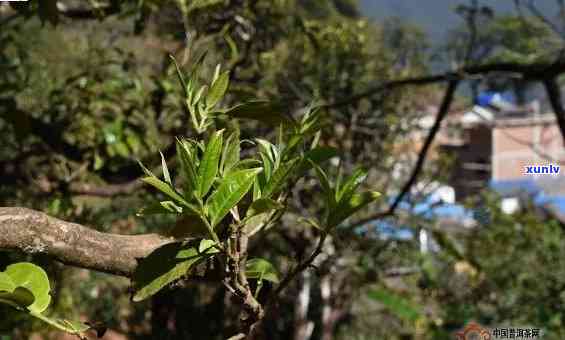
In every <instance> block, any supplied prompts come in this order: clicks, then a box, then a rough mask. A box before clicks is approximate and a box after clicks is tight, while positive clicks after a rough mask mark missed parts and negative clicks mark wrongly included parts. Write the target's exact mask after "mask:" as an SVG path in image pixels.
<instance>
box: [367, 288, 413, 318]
mask: <svg viewBox="0 0 565 340" xmlns="http://www.w3.org/2000/svg"><path fill="white" fill-rule="evenodd" d="M368 296H369V298H371V299H373V300H375V301H378V302H380V303H382V304H383V305H384V307H385V308H386V309H388V310H389V311H390V312H392V313H393V314H394V315H395V316H397V317H399V318H400V319H403V320H407V321H411V322H415V321H416V320H418V319H419V318H420V317H421V315H422V312H421V308H418V307H416V306H414V305H412V303H411V302H410V301H409V300H408V299H406V298H404V297H403V296H401V295H398V294H395V293H393V292H391V291H388V290H386V289H375V290H373V291H371V292H369V293H368Z"/></svg>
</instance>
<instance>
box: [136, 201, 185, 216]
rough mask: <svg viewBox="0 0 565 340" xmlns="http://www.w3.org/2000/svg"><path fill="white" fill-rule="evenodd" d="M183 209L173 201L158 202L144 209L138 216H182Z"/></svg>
mask: <svg viewBox="0 0 565 340" xmlns="http://www.w3.org/2000/svg"><path fill="white" fill-rule="evenodd" d="M182 211H183V209H182V207H180V206H178V205H176V204H175V202H173V201H162V202H157V203H154V204H151V205H148V206H146V207H143V208H141V209H140V210H139V212H138V213H137V216H140V217H141V216H147V215H158V214H181V213H182Z"/></svg>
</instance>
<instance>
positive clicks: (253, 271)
mask: <svg viewBox="0 0 565 340" xmlns="http://www.w3.org/2000/svg"><path fill="white" fill-rule="evenodd" d="M245 275H247V277H248V278H251V279H257V280H266V281H271V282H274V283H278V282H279V274H278V272H277V270H276V268H275V267H274V266H273V265H272V264H271V262H269V261H267V260H265V259H262V258H254V259H250V260H248V261H247V263H246V265H245Z"/></svg>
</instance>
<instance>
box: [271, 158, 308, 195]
mask: <svg viewBox="0 0 565 340" xmlns="http://www.w3.org/2000/svg"><path fill="white" fill-rule="evenodd" d="M299 161H300V159H299V158H294V159H291V160H290V161H288V162H285V163H283V164H281V166H279V167H278V169H276V170H275V172H274V173H273V175H272V176H271V178H270V179H269V182H267V185H266V186H265V188H264V189H263V190H262V197H265V198H266V197H270V196H272V195H274V194H276V193H278V192H279V191H281V190H282V189H283V188H284V185H285V184H286V182H287V180H288V179H289V178H290V177H291V175H292V174H293V171H294V170H295V169H296V166H297V165H298V163H299Z"/></svg>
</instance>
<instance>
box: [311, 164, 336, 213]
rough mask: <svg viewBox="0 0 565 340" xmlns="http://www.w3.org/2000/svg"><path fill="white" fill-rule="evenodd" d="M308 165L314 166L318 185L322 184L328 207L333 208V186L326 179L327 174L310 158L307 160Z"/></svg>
mask: <svg viewBox="0 0 565 340" xmlns="http://www.w3.org/2000/svg"><path fill="white" fill-rule="evenodd" d="M308 162H309V163H310V165H311V166H312V167H313V168H314V171H315V172H316V175H317V177H318V180H319V181H320V185H321V186H322V190H323V191H324V195H325V196H326V201H327V204H328V208H329V209H333V207H334V206H335V204H336V202H335V195H334V192H333V188H332V186H331V183H330V180H329V179H328V175H326V173H325V172H324V170H322V168H320V166H319V165H318V164H316V163H314V162H312V161H310V160H308Z"/></svg>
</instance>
